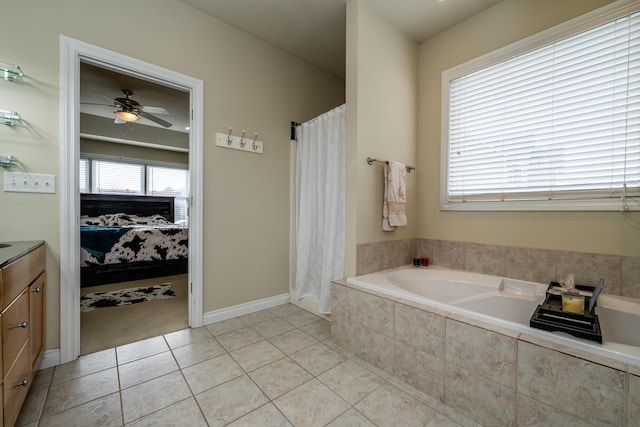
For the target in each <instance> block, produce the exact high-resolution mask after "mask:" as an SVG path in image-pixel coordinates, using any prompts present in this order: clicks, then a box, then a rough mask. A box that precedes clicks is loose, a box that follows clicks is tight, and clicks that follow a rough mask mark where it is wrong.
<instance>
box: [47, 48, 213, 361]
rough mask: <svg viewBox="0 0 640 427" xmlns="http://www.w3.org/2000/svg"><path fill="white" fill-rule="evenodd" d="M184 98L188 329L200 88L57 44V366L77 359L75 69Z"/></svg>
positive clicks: (197, 237) (196, 288)
mask: <svg viewBox="0 0 640 427" xmlns="http://www.w3.org/2000/svg"><path fill="white" fill-rule="evenodd" d="M81 63H86V64H91V65H94V66H97V67H100V68H103V69H107V70H112V71H115V72H118V73H122V74H126V75H129V76H133V77H135V78H138V79H141V80H145V81H148V82H152V83H154V84H158V85H161V86H166V87H170V88H174V89H177V90H181V91H184V92H188V93H189V104H190V105H189V109H190V113H191V114H190V124H189V128H190V130H189V144H188V150H189V154H190V155H189V160H188V169H189V173H188V181H189V184H188V185H189V188H190V191H189V200H188V201H187V208H188V211H189V231H188V235H189V237H188V239H189V261H188V278H187V282H188V324H189V326H190V327H199V326H202V317H203V315H202V311H203V308H202V237H201V236H202V198H203V196H202V151H203V142H202V141H203V136H202V128H203V120H202V118H203V117H202V110H203V82H202V81H201V80H198V79H194V78H192V77H189V76H186V75H183V74H180V73H176V72H174V71H171V70H168V69H165V68H161V67H158V66H155V65H153V64H149V63H146V62H142V61H139V60H137V59H135V58H131V57H127V56H124V55H121V54H118V53H115V52H112V51H109V50H106V49H103V48H100V47H97V46H93V45H89V44H87V43H84V42H81V41H78V40H74V39H71V38H68V37H65V36H61V38H60V121H61V123H60V136H61V139H60V140H61V144H60V206H61V208H60V218H61V220H60V363H66V362H69V361H72V360H75V359H76V358H77V357H78V355H79V354H80V304H79V300H80V232H79V225H80V200H79V199H80V197H79V194H80V189H79V176H80V171H79V169H80V168H79V162H80V132H79V130H80V126H79V124H80V105H79V104H80V103H79V100H80V96H79V87H80V64H81Z"/></svg>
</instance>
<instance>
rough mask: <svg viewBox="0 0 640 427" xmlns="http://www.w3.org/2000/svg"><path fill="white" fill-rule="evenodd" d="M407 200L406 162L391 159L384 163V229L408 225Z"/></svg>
mask: <svg viewBox="0 0 640 427" xmlns="http://www.w3.org/2000/svg"><path fill="white" fill-rule="evenodd" d="M406 202H407V168H406V166H405V164H404V163H400V162H396V161H393V160H389V162H387V163H386V164H385V165H384V201H383V207H382V229H383V230H384V231H393V229H394V227H402V226H406V225H407V215H406V213H405V204H406Z"/></svg>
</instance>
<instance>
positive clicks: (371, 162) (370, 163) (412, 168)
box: [367, 157, 416, 172]
mask: <svg viewBox="0 0 640 427" xmlns="http://www.w3.org/2000/svg"><path fill="white" fill-rule="evenodd" d="M373 162H379V163H386V164H389V161H387V160H380V159H375V158H373V157H367V164H368V165H369V166H371V165H372V164H373ZM405 167H406V168H407V172H411V171H412V170H416V168H415V167H413V166H409V165H405Z"/></svg>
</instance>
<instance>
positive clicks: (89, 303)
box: [80, 283, 176, 313]
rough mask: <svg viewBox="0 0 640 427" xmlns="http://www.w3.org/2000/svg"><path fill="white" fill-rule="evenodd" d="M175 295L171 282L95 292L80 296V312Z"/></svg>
mask: <svg viewBox="0 0 640 427" xmlns="http://www.w3.org/2000/svg"><path fill="white" fill-rule="evenodd" d="M175 296H176V293H175V292H174V291H173V290H172V289H171V284H170V283H160V284H159V285H154V286H143V287H140V288H130V289H120V290H118V291H111V292H94V293H91V294H87V295H84V296H81V297H80V313H86V312H88V311H93V310H95V309H96V308H103V307H116V306H119V305H130V304H137V303H139V302H144V301H149V300H152V299H169V298H174V297H175Z"/></svg>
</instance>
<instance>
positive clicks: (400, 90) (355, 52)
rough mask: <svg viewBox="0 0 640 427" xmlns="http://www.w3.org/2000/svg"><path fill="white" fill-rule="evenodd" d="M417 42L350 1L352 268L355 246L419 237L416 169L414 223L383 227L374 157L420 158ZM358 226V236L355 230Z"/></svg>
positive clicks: (410, 208)
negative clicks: (386, 229)
mask: <svg viewBox="0 0 640 427" xmlns="http://www.w3.org/2000/svg"><path fill="white" fill-rule="evenodd" d="M417 94H418V45H417V43H415V42H414V41H413V40H411V39H409V38H408V37H407V36H405V35H403V34H402V33H400V32H399V31H398V30H396V29H395V28H394V27H393V26H391V25H390V24H389V23H387V22H386V21H384V19H383V18H382V17H381V16H380V15H378V13H377V12H376V11H375V10H374V9H372V8H371V7H370V6H369V5H368V4H367V2H365V1H362V0H349V1H348V2H347V200H349V202H348V204H347V224H346V225H347V239H346V244H347V248H346V252H345V253H346V258H347V259H346V262H345V275H346V276H350V275H353V274H355V249H354V246H355V245H357V244H362V243H371V242H379V241H384V240H402V239H407V238H412V237H415V234H416V233H417V230H418V223H419V218H418V215H417V209H416V208H417V204H418V197H419V196H418V191H417V175H418V174H419V173H420V171H419V169H418V171H417V172H416V171H414V172H412V173H409V174H408V175H407V218H408V226H407V227H398V228H396V229H395V230H394V231H392V232H384V231H382V191H383V171H382V165H381V164H380V163H374V164H373V165H371V166H369V165H367V162H366V159H367V157H376V158H379V159H383V160H397V161H400V162H403V163H406V164H410V165H413V166H416V165H415V163H416V161H417V151H416V141H417V117H418V97H417ZM354 229H355V236H354V235H353V230H354Z"/></svg>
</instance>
